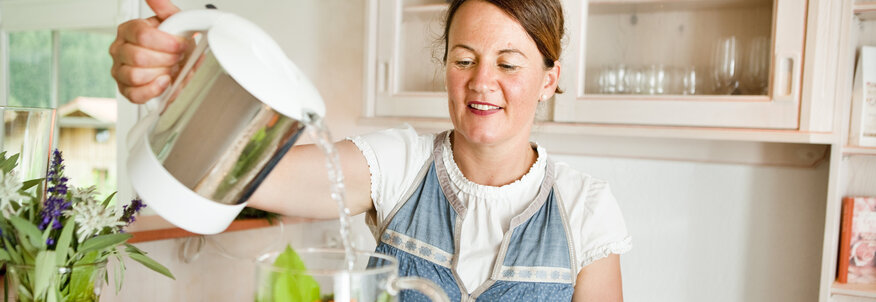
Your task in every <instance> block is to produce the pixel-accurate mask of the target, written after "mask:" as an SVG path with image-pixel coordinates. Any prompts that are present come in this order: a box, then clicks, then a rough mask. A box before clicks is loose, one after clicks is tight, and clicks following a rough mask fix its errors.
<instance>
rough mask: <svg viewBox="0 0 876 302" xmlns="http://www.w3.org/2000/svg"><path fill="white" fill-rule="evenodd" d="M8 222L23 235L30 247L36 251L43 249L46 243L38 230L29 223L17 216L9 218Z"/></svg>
mask: <svg viewBox="0 0 876 302" xmlns="http://www.w3.org/2000/svg"><path fill="white" fill-rule="evenodd" d="M9 222H11V223H12V226H14V227H15V229H16V230H18V232H19V233H20V234H24V236H25V237H27V239H28V240H30V244H31V246H32V247H34V248H37V249H43V248H45V244H46V242H45V241H43V240H42V238H43V236H42V234H41V233H40V229H39V228H37V227H36V226H35V225H33V224H32V223H30V221H27V220H24V219H22V218H21V217H18V216H9Z"/></svg>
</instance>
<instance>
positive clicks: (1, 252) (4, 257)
mask: <svg viewBox="0 0 876 302" xmlns="http://www.w3.org/2000/svg"><path fill="white" fill-rule="evenodd" d="M9 260H12V257H11V256H9V252H7V251H6V250H5V249H0V262H9Z"/></svg>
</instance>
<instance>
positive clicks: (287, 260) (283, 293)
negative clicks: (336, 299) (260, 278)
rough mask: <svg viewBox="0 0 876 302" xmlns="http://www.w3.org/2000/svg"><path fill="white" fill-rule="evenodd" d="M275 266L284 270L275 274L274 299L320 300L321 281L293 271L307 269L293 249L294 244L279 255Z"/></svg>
mask: <svg viewBox="0 0 876 302" xmlns="http://www.w3.org/2000/svg"><path fill="white" fill-rule="evenodd" d="M274 267H276V268H280V269H281V270H282V272H280V273H278V274H276V275H274V276H275V277H276V279H274V280H272V281H273V289H274V290H273V294H274V301H318V300H320V296H319V283H317V282H316V280H314V279H313V277H311V276H308V275H304V274H296V273H293V272H294V271H306V270H307V267H306V266H305V265H304V261H302V260H301V257H299V256H298V253H296V252H295V250H293V249H292V246H290V245H287V246H286V250H285V251H283V253H281V254H280V255H279V256H277V260H275V261H274Z"/></svg>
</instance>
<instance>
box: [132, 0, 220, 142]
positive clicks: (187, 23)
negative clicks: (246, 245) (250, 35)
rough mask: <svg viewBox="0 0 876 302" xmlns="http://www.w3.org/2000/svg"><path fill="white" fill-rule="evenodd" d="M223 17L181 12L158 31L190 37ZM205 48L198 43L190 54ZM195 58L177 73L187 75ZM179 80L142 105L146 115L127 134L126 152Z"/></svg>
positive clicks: (155, 117) (212, 11) (154, 118)
mask: <svg viewBox="0 0 876 302" xmlns="http://www.w3.org/2000/svg"><path fill="white" fill-rule="evenodd" d="M225 15H226V13H223V12H220V11H217V10H215V9H198V10H188V11H182V12H179V13H176V14H174V15H173V16H170V18H167V20H164V22H161V24H160V25H159V26H158V29H159V30H161V31H164V32H166V33H169V34H172V35H175V36H191V35H193V34H194V33H197V32H205V31H207V30H209V29H210V28H211V27H213V25H214V24H217V23H218V22H219V20H221V18H222V17H223V16H225ZM206 47H207V43H206V42H201V43H198V45H197V46H196V47H195V50H194V51H193V52H192V53H193V54H198V53H201V52H203V50H204V48H206ZM195 57H196V56H192V57H190V58H189V59H188V61H186V64H185V65H183V68H182V70H181V71H180V72H179V74H180V75H183V74H188V72H189V70H191V69H192V66H193V65H194V64H195V60H194V58H195ZM180 78H181V77H177V78H176V79H175V80H174V81H173V84H172V85H170V86H168V87H167V88H166V89H165V90H164V92H162V93H161V95H159V96H157V97H154V98H152V99H150V100H148V101H146V103H144V104H143V107H145V108H146V115H145V116H143V118H141V119H140V121H138V122H137V123H136V124H135V125H134V127H132V128H131V131H130V132H128V137H127V139H126V143H127V145H128V150H131V149H133V148H134V145H135V144H136V143H137V142H138V141H140V140H141V138H142V137H143V135H145V134H146V131H147V129H148V128H149V127H150V126H152V125H153V124H154V123H155V122H156V121H157V120H158V114H159V113H161V110H164V106H166V104H165V103H166V102H167V99H168V97H169V96H170V93H171V91H175V90H176V88H177V86H179V85H180V82H181V81H180Z"/></svg>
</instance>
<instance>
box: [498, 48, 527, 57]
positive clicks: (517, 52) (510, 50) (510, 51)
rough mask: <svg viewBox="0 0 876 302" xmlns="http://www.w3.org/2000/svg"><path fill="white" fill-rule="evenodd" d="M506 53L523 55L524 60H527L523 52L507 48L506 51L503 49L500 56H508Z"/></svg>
mask: <svg viewBox="0 0 876 302" xmlns="http://www.w3.org/2000/svg"><path fill="white" fill-rule="evenodd" d="M506 53H516V54H518V55H521V56H523V57H524V58H526V55H525V54H523V52H522V51H520V50H517V49H516V48H506V49H502V50H500V51H499V54H500V55H503V54H506ZM527 59H528V58H527Z"/></svg>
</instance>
